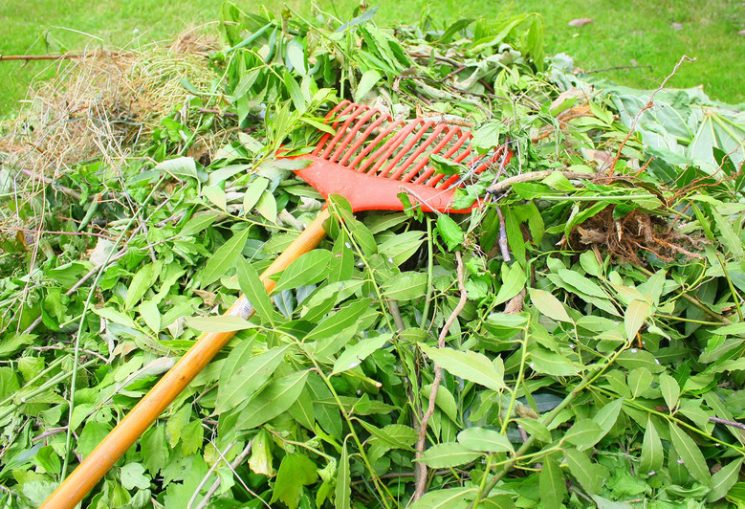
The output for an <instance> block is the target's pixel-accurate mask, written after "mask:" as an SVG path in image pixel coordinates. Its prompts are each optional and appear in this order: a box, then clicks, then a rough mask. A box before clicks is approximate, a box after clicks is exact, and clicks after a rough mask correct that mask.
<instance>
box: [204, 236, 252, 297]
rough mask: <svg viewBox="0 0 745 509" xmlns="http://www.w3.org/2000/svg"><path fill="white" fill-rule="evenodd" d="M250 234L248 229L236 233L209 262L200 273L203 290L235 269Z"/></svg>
mask: <svg viewBox="0 0 745 509" xmlns="http://www.w3.org/2000/svg"><path fill="white" fill-rule="evenodd" d="M248 233H249V229H248V228H246V229H245V230H241V231H240V232H237V233H235V234H234V235H233V236H232V237H230V239H229V240H228V241H227V242H226V243H225V244H223V245H222V246H220V247H219V248H218V249H217V251H215V253H214V254H213V255H212V256H211V257H210V259H209V260H207V265H206V266H205V267H204V269H202V271H201V272H200V273H199V280H200V282H201V287H202V288H204V287H205V286H207V285H210V284H212V283H214V282H215V281H217V280H218V279H219V278H220V277H222V276H223V275H225V274H226V273H227V272H228V270H230V269H231V268H232V267H233V264H234V263H235V261H236V260H237V259H238V257H239V256H241V252H242V251H243V246H245V245H246V240H248Z"/></svg>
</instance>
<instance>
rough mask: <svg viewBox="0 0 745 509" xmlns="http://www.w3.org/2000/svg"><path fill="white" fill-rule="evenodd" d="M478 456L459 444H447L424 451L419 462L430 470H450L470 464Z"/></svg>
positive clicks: (437, 445) (478, 455) (479, 454)
mask: <svg viewBox="0 0 745 509" xmlns="http://www.w3.org/2000/svg"><path fill="white" fill-rule="evenodd" d="M480 456H481V453H479V452H473V451H472V450H470V449H468V448H467V447H465V446H463V445H461V444H456V443H455V442H449V443H446V444H435V445H433V446H432V447H430V448H429V449H427V450H426V451H424V454H422V457H421V459H420V460H419V461H421V462H422V463H424V464H425V465H427V466H428V467H431V468H450V467H457V466H458V465H464V464H466V463H471V462H472V461H475V460H476V459H477V458H479V457H480Z"/></svg>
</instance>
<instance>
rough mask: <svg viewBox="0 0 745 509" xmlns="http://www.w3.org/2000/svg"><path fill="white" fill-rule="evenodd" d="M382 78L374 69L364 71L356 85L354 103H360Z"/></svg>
mask: <svg viewBox="0 0 745 509" xmlns="http://www.w3.org/2000/svg"><path fill="white" fill-rule="evenodd" d="M382 77H383V76H382V75H381V74H380V73H379V72H378V71H376V70H375V69H370V70H369V71H365V72H364V73H363V74H362V77H361V78H360V82H359V83H358V84H357V90H355V91H354V102H356V103H358V102H360V101H362V99H364V98H365V96H366V95H367V93H368V92H370V90H372V88H373V87H374V86H375V84H376V83H377V82H378V81H380V78H382Z"/></svg>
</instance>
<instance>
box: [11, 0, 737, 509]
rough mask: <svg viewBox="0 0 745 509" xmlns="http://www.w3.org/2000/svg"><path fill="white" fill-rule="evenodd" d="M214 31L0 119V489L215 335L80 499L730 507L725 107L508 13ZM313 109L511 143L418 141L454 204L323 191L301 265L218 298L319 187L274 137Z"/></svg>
mask: <svg viewBox="0 0 745 509" xmlns="http://www.w3.org/2000/svg"><path fill="white" fill-rule="evenodd" d="M219 27H220V28H219V31H220V34H219V36H220V37H221V39H220V42H218V40H217V38H216V37H215V36H214V35H212V36H209V35H208V36H207V37H206V38H204V39H203V38H201V37H196V36H195V35H194V34H190V35H188V36H187V37H186V38H184V39H181V43H180V44H179V45H177V48H176V47H174V48H171V49H167V48H158V47H154V48H151V49H148V50H147V51H144V52H142V53H133V52H129V53H127V54H126V55H125V56H121V57H118V58H112V59H99V58H95V59H94V58H91V59H83V60H82V61H81V62H79V63H76V64H73V65H70V66H67V67H65V68H64V70H63V72H62V74H61V76H60V78H59V79H58V80H56V81H54V82H51V83H50V84H49V85H46V86H43V87H41V88H39V89H38V90H36V91H35V92H33V93H32V96H30V102H29V104H28V105H27V106H26V107H24V108H23V109H22V110H21V111H20V112H19V113H18V115H17V116H16V117H15V118H13V119H9V120H7V121H5V122H3V124H2V127H1V128H0V129H1V131H0V132H2V135H3V136H2V139H0V200H1V201H0V221H1V222H2V233H0V249H2V252H0V303H2V306H0V307H1V309H2V311H1V312H0V327H1V328H0V330H1V331H2V332H0V361H2V365H0V427H2V431H3V433H2V439H1V443H0V445H1V447H2V448H1V449H0V464H1V466H2V470H0V472H1V473H2V474H1V475H2V476H3V479H2V483H1V484H2V491H1V492H0V496H2V498H3V503H4V504H5V506H7V507H19V508H20V507H35V506H38V505H40V504H41V502H42V501H43V500H44V498H45V497H46V496H47V495H48V494H49V493H50V492H51V490H52V489H53V488H54V487H55V486H56V485H57V484H58V483H59V482H60V480H61V478H63V477H64V476H65V474H66V473H69V472H70V470H71V469H72V468H73V467H74V466H75V464H76V463H77V462H78V461H79V460H80V458H81V457H83V456H85V454H87V453H88V452H89V451H90V450H91V449H92V448H93V446H95V444H96V443H98V442H99V441H100V440H101V438H103V436H105V434H106V433H107V432H108V431H109V430H110V429H112V427H113V426H114V425H115V424H116V423H117V422H118V419H119V418H120V417H121V415H123V414H124V413H126V412H127V411H128V410H129V409H131V408H132V406H133V405H134V404H135V403H136V402H137V401H138V399H139V398H140V397H141V396H142V395H143V394H144V393H145V392H146V391H147V390H148V389H149V388H150V387H151V386H152V385H153V384H154V382H155V381H156V380H157V378H158V377H159V375H160V374H161V373H162V372H163V371H164V370H166V369H168V367H169V366H171V365H172V363H173V362H174V361H175V359H176V358H177V357H178V356H179V355H180V354H181V353H182V352H183V351H185V350H186V349H187V348H188V347H189V346H190V344H191V343H192V342H193V340H194V338H195V337H196V336H197V335H198V333H199V330H229V329H242V330H240V332H239V333H238V335H237V337H236V339H235V340H234V341H233V342H231V343H230V345H229V347H228V348H226V351H225V352H224V354H222V355H221V356H219V357H218V359H217V360H216V361H214V362H213V363H212V364H211V365H210V366H209V367H208V368H207V369H206V370H205V371H204V372H203V373H202V374H200V375H199V377H198V378H197V379H196V380H195V381H194V382H193V383H192V384H191V385H190V387H189V389H188V390H187V391H186V392H185V393H184V394H182V395H181V396H180V397H179V398H177V400H176V401H175V402H174V403H173V404H172V405H171V407H170V408H169V409H168V410H167V411H166V413H165V414H164V415H163V416H162V417H161V419H160V420H159V421H158V422H157V423H156V425H154V426H153V427H152V428H151V429H149V430H148V431H147V432H146V433H145V435H144V436H143V437H142V438H141V440H140V442H139V445H138V446H137V447H133V448H132V449H131V450H130V451H128V453H127V454H126V456H125V458H124V459H123V460H122V461H120V462H119V463H118V464H117V465H116V466H115V467H114V468H113V469H112V470H111V471H110V472H109V474H108V475H107V476H106V478H105V479H104V480H103V481H102V482H101V483H100V484H99V485H98V486H97V487H96V489H95V490H94V492H93V493H92V494H91V495H90V496H89V498H87V499H86V501H85V503H84V505H85V506H88V507H131V508H136V507H200V508H205V507H215V508H217V507H262V506H264V507H266V506H275V505H276V506H281V507H289V508H291V509H294V508H297V507H303V508H312V507H341V508H345V507H385V508H391V507H406V506H409V507H428V508H429V507H446V506H447V507H561V506H562V505H563V506H566V507H588V506H591V505H597V506H598V507H611V506H612V507H616V506H618V507H654V508H668V507H680V506H683V505H685V506H686V507H710V506H712V504H715V505H716V504H719V506H721V507H727V506H740V505H742V504H744V503H745V483H743V481H740V475H739V469H740V465H741V462H742V457H743V454H744V453H745V438H743V435H742V429H743V424H742V420H743V419H745V399H744V398H745V391H743V389H742V383H743V380H744V378H743V377H744V376H745V374H744V372H745V365H743V363H742V362H740V361H741V356H742V354H743V352H744V351H745V329H744V328H742V327H741V325H742V296H743V293H744V292H745V265H743V261H742V260H743V224H742V217H743V211H745V205H743V194H742V189H743V181H744V180H743V172H742V164H743V154H744V153H745V152H744V150H745V144H744V142H743V138H744V136H743V133H745V122H744V121H743V112H742V110H741V109H740V108H738V107H735V106H731V105H724V104H720V103H716V102H714V101H711V100H710V99H708V97H706V95H705V94H704V93H703V92H702V91H701V90H700V89H691V90H668V89H666V88H664V87H661V88H660V89H659V90H657V91H638V90H631V89H628V88H625V87H617V86H614V85H613V84H610V83H605V82H603V81H601V80H597V79H595V78H594V77H593V76H592V75H585V74H582V73H581V72H579V71H575V69H574V68H573V64H572V62H571V59H570V58H569V57H568V56H566V55H562V54H559V55H554V56H549V57H546V56H545V55H544V53H543V37H544V34H543V26H542V20H541V18H540V17H539V16H537V15H529V14H525V15H519V16H514V17H513V16H508V15H506V14H505V16H504V17H502V18H499V19H495V20H459V21H456V22H454V23H442V22H439V21H438V20H433V19H431V18H429V17H426V16H425V17H423V18H422V20H421V22H420V23H419V24H418V25H416V26H399V27H396V28H395V30H391V29H386V28H381V27H378V26H377V25H375V23H374V9H369V10H358V12H357V13H356V17H354V18H353V19H350V20H337V19H335V18H334V17H333V16H330V15H328V14H325V13H322V12H319V11H317V12H315V13H314V17H313V18H312V19H306V18H304V17H303V16H301V15H299V14H296V13H292V12H290V11H285V12H284V13H283V14H282V15H281V16H280V17H273V16H270V15H257V14H249V13H246V12H243V11H241V10H240V9H239V8H238V7H236V6H235V5H233V4H230V3H226V4H225V5H224V6H223V7H222V9H221V13H220V22H219ZM682 62H683V61H681V63H682ZM342 98H347V99H354V100H356V101H360V102H362V103H365V104H369V105H373V106H375V107H377V108H380V109H382V110H383V111H385V112H387V113H390V114H391V115H392V116H394V117H395V118H401V119H406V118H411V117H414V116H419V117H423V118H427V119H431V120H434V121H447V122H449V123H451V124H455V125H459V126H462V127H467V128H468V129H470V130H472V131H473V132H474V138H473V145H474V147H475V148H476V149H477V150H479V151H480V152H481V153H483V154H484V155H485V156H486V155H488V154H489V153H490V151H491V150H493V149H495V148H496V147H498V146H500V145H501V144H503V143H507V144H508V146H509V148H510V150H511V152H512V154H513V157H512V158H511V159H510V160H509V161H507V160H506V159H505V160H503V161H501V163H499V164H495V165H494V167H492V168H490V169H489V170H488V171H487V172H485V173H484V174H482V175H480V176H476V175H473V174H471V172H470V169H469V168H468V167H464V166H463V165H452V164H446V162H443V161H442V160H433V161H432V164H433V166H434V167H437V168H439V171H442V172H445V173H447V174H456V173H457V174H459V176H460V178H461V179H462V180H463V182H465V183H466V185H465V187H464V188H463V190H462V191H460V192H459V194H458V195H457V200H458V203H459V204H460V206H462V207H467V206H469V205H470V204H472V203H473V202H474V201H475V200H476V199H481V200H483V201H484V206H483V207H481V208H479V209H476V211H474V212H473V213H472V214H471V215H470V216H460V217H456V216H452V217H448V216H440V217H432V216H427V215H425V214H422V213H421V211H418V210H417V209H416V208H412V209H410V210H409V211H407V213H386V214H381V213H367V214H360V215H359V216H358V217H356V218H353V217H352V216H351V215H350V214H348V213H346V212H345V210H346V209H345V208H344V207H345V204H344V202H343V201H338V202H334V207H335V210H337V211H338V216H339V218H343V219H344V220H343V221H338V220H337V221H334V222H333V223H332V224H331V225H330V232H329V233H330V235H329V239H328V240H326V241H324V243H322V244H321V246H320V247H319V248H318V249H317V250H316V251H314V252H313V253H312V254H311V258H312V260H313V263H310V261H311V258H308V259H306V260H304V261H300V260H299V261H298V263H297V264H295V265H293V266H292V267H291V268H290V269H288V270H287V271H286V272H285V273H284V274H283V275H282V276H281V277H280V290H279V291H277V292H275V293H274V294H273V295H272V296H271V297H270V298H269V299H259V298H257V299H258V301H259V302H260V305H261V313H260V316H256V317H254V318H252V319H251V322H250V323H248V322H245V321H244V320H241V321H235V320H233V321H231V320H229V319H225V318H223V317H221V316H220V313H221V311H223V310H224V309H226V308H228V307H229V306H230V305H231V304H232V303H233V301H234V300H235V299H236V297H237V295H238V293H239V291H240V288H241V287H245V288H249V289H250V288H252V287H253V286H254V285H255V281H254V278H255V275H256V274H257V273H259V272H261V270H263V268H265V267H266V266H267V265H268V263H270V261H271V260H272V259H273V258H274V257H275V256H276V255H277V254H278V253H279V252H281V251H282V250H283V249H284V247H285V246H286V245H287V244H288V243H289V242H291V241H292V239H294V238H295V237H296V236H297V235H298V232H299V230H301V229H302V227H303V225H305V224H308V223H309V221H310V220H311V219H312V217H313V216H314V215H315V214H316V212H317V210H318V209H319V208H320V206H321V205H322V201H321V199H320V196H319V195H318V194H317V193H316V192H315V191H314V190H312V189H310V188H309V187H308V186H306V185H304V184H303V183H302V182H300V181H299V180H297V179H296V178H295V177H293V176H292V174H291V173H290V172H289V171H288V170H289V169H291V168H290V167H288V166H287V164H288V163H287V162H281V161H278V160H277V159H276V158H275V156H276V154H277V151H278V150H282V151H284V152H285V153H292V152H295V153H298V154H302V153H304V152H305V151H306V150H307V147H309V146H313V145H314V143H315V141H316V140H317V139H318V136H319V129H321V128H322V119H323V115H324V114H325V113H326V112H327V111H328V110H329V109H330V108H331V107H332V106H333V104H335V103H336V102H338V101H339V100H341V99H342ZM251 291H253V290H251ZM238 322H239V323H238ZM270 361H271V362H270ZM251 366H260V368H257V369H256V372H255V373H253V374H247V373H244V371H245V369H247V368H249V367H251ZM242 368H243V371H242V370H241V369H242ZM242 373H244V374H242ZM241 387H246V388H247V389H246V390H245V391H243V390H239V389H240V388H241Z"/></svg>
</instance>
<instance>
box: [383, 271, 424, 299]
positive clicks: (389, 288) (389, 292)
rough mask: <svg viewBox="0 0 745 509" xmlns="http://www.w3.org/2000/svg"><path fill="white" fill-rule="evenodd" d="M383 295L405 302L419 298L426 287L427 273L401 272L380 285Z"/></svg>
mask: <svg viewBox="0 0 745 509" xmlns="http://www.w3.org/2000/svg"><path fill="white" fill-rule="evenodd" d="M381 286H382V290H383V295H385V296H386V297H387V298H389V299H393V300H396V301H399V302H405V301H409V300H414V299H420V298H422V297H423V296H424V294H425V292H426V289H427V274H425V273H424V272H401V273H400V274H396V275H395V276H393V277H392V278H390V279H388V280H387V281H386V282H385V283H383V284H382V285H381Z"/></svg>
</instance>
